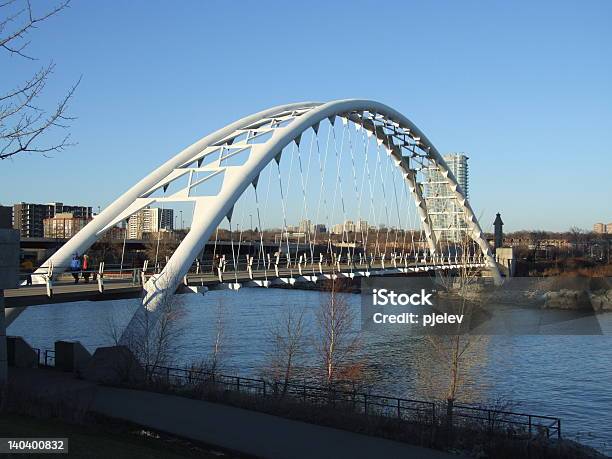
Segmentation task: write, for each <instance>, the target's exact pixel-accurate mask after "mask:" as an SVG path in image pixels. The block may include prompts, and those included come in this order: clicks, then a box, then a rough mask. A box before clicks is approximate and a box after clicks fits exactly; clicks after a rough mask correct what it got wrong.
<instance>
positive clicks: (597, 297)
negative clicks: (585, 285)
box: [591, 289, 612, 312]
mask: <svg viewBox="0 0 612 459" xmlns="http://www.w3.org/2000/svg"><path fill="white" fill-rule="evenodd" d="M591 304H592V305H593V309H594V310H595V311H598V312H599V311H612V289H609V290H598V291H595V292H592V293H591Z"/></svg>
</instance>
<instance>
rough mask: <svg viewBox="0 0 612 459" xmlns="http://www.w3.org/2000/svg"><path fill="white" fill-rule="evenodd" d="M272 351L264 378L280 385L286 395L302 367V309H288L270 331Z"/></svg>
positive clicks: (303, 344)
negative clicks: (268, 378)
mask: <svg viewBox="0 0 612 459" xmlns="http://www.w3.org/2000/svg"><path fill="white" fill-rule="evenodd" d="M269 335H270V341H271V342H272V350H271V351H270V353H269V355H268V362H267V364H266V367H265V369H264V373H265V376H267V377H270V378H271V379H272V381H273V382H274V383H280V384H281V391H280V392H281V394H283V395H284V394H286V393H287V388H288V385H289V383H291V382H292V381H294V380H295V379H296V378H297V377H298V375H299V371H300V368H301V367H302V363H303V358H304V346H305V339H304V309H301V310H299V311H297V310H296V309H295V308H292V307H290V308H289V309H287V310H286V311H285V313H284V315H283V317H282V319H281V320H280V322H278V323H277V324H276V325H275V326H274V327H273V328H272V329H271V330H270V333H269Z"/></svg>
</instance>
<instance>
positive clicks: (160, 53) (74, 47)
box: [0, 1, 612, 230]
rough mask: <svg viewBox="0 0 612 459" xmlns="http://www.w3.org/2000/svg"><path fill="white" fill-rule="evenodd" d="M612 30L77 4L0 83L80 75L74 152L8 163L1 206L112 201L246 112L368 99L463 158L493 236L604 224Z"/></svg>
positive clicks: (402, 14) (556, 17)
mask: <svg viewBox="0 0 612 459" xmlns="http://www.w3.org/2000/svg"><path fill="white" fill-rule="evenodd" d="M177 5H180V7H179V6H177ZM34 6H35V8H44V2H40V1H39V2H34ZM611 23H612V2H610V1H588V2H578V1H576V2H563V1H551V2H543V1H542V2H540V1H538V2H507V1H497V2H485V1H482V2H469V1H462V2H457V1H447V2H438V1H433V2H419V3H418V4H417V3H416V2H405V1H402V2H375V1H350V2H349V1H335V2H330V1H320V2H319V1H308V2H286V1H279V2H265V1H259V2H255V1H253V2H247V1H243V2H240V1H236V2H227V1H219V2H213V1H207V2H180V3H177V2H169V1H168V2H160V1H131V2H111V1H109V2H86V1H74V2H73V4H72V6H71V8H70V9H69V10H67V11H65V12H64V13H62V14H61V16H59V17H56V18H53V19H52V20H50V21H49V22H47V23H45V24H44V25H42V26H41V27H40V28H39V29H38V30H36V31H35V32H34V33H33V34H32V35H31V40H32V44H31V47H30V54H33V55H35V56H36V57H38V58H39V61H38V62H34V63H32V62H24V61H22V60H20V59H17V58H15V57H11V58H8V57H6V55H3V56H1V57H0V75H1V78H0V84H1V87H0V89H2V90H5V89H7V86H9V85H11V86H12V84H13V83H16V82H18V81H20V80H21V79H23V78H24V77H25V76H27V75H29V73H31V72H32V71H33V70H35V69H36V67H37V66H39V65H41V64H44V63H46V62H48V61H49V60H50V59H53V60H54V61H55V63H56V65H57V68H56V72H55V74H54V77H53V80H52V83H51V84H50V85H49V87H48V88H47V91H46V95H45V98H44V99H43V100H42V101H41V102H43V103H47V104H49V103H52V102H53V101H54V100H56V99H59V98H60V97H61V96H62V94H63V93H64V92H65V91H66V90H67V89H68V88H69V86H70V85H71V84H72V83H73V82H74V81H75V80H77V79H78V78H79V76H80V75H83V80H82V83H81V85H80V87H79V88H78V91H77V94H76V95H75V99H74V102H73V104H72V109H71V112H72V113H73V114H74V115H76V116H78V120H77V121H76V122H75V123H74V125H73V128H72V131H71V132H72V136H73V138H74V140H75V141H77V142H78V145H77V146H75V147H73V148H71V149H69V150H67V151H65V152H62V153H56V154H54V155H53V156H52V157H51V158H41V157H39V156H35V155H32V156H21V157H16V158H15V159H14V160H11V161H4V162H1V163H0V181H1V186H0V202H1V203H2V204H11V203H13V202H18V201H22V200H23V201H34V202H47V201H64V202H66V203H84V204H90V205H92V206H94V207H97V206H98V205H100V206H102V207H105V206H106V205H107V204H108V203H109V202H111V201H112V199H113V198H114V197H116V196H117V195H119V194H120V193H121V192H123V191H124V190H125V189H127V188H129V187H130V186H131V185H132V184H133V183H134V182H135V181H136V180H138V179H140V178H141V177H142V176H144V175H145V174H146V173H148V171H150V170H152V169H153V168H154V167H156V166H157V165H159V164H160V163H162V162H163V161H165V160H166V159H168V158H169V157H170V156H171V155H173V154H174V153H175V152H178V151H180V150H181V149H182V148H183V147H185V146H187V145H189V144H190V143H192V142H193V141H195V140H197V139H199V138H200V137H202V136H204V135H205V134H207V133H209V132H210V131H212V130H214V129H216V128H219V127H222V126H223V125H224V124H226V123H228V122H230V121H233V120H235V119H237V118H239V117H242V116H244V115H246V114H249V113H251V112H254V111H257V110H260V109H263V108H266V107H268V106H272V105H276V104H281V103H286V102H291V101H300V100H322V101H324V100H329V99H336V98H347V97H359V98H369V99H375V100H379V101H381V102H383V103H386V104H388V105H391V106H392V107H394V108H396V109H398V110H399V111H401V112H403V113H404V114H405V115H407V116H408V117H409V118H410V119H412V120H413V121H414V122H415V124H417V125H418V126H419V127H420V128H421V129H422V130H423V131H424V132H425V133H426V134H427V135H428V137H429V138H430V139H431V140H432V141H433V143H434V144H435V145H436V146H437V148H438V149H439V150H440V151H441V152H446V151H463V152H466V153H467V154H468V156H469V157H470V167H471V174H472V175H471V201H472V205H473V207H474V208H475V209H476V212H477V214H479V215H480V214H482V215H483V222H482V223H483V226H484V227H485V229H486V228H489V227H490V223H491V222H492V220H493V218H494V214H495V212H497V211H501V212H502V214H503V217H504V221H505V223H506V229H508V230H516V229H522V228H542V229H550V230H565V229H568V228H569V227H570V226H574V225H576V226H579V227H583V228H589V229H590V228H591V227H592V224H593V223H594V222H596V221H604V222H609V221H612V210H611V207H612V206H611V205H610V203H612V180H611V178H610V174H611V171H612V55H611V50H612V27H610V24H611Z"/></svg>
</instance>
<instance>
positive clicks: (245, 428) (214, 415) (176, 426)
mask: <svg viewBox="0 0 612 459" xmlns="http://www.w3.org/2000/svg"><path fill="white" fill-rule="evenodd" d="M11 370H12V371H11V373H12V375H13V376H12V378H11V379H14V380H15V381H17V380H22V381H23V383H24V385H29V386H31V388H32V389H33V388H34V387H37V388H38V391H37V392H38V394H39V395H40V393H41V390H40V389H42V388H43V387H44V388H45V390H42V392H45V391H46V392H47V393H48V394H49V395H51V394H53V395H54V396H55V397H57V396H58V395H59V392H62V391H64V390H65V391H70V392H71V394H72V395H73V396H74V395H77V394H76V393H78V394H79V397H78V398H80V399H81V400H83V401H87V404H88V405H89V409H90V410H92V411H94V412H97V413H100V414H103V415H106V416H109V417H113V418H118V419H123V420H126V421H130V422H133V423H136V424H139V425H142V426H146V427H149V428H151V429H154V430H158V431H163V432H167V433H170V434H174V435H177V436H180V437H184V438H188V439H192V440H195V441H200V442H204V443H206V444H209V445H216V446H218V447H221V448H225V449H227V450H232V451H236V452H240V453H243V454H248V455H252V456H257V457H261V458H268V459H313V458H317V459H319V458H320V459H324V458H334V459H338V458H347V459H348V458H350V459H361V458H363V459H366V458H367V459H372V458H385V459H386V458H389V459H391V458H410V459H413V458H414V459H421V458H422V459H449V458H453V457H454V458H456V457H457V456H453V455H450V454H447V453H444V452H441V451H436V450H432V449H427V448H421V447H418V446H411V445H408V444H405V443H400V442H395V441H391V440H386V439H383V438H377V437H370V436H367V435H361V434H357V433H353V432H348V431H343V430H339V429H333V428H330V427H323V426H317V425H314V424H308V423H305V422H300V421H294V420H290V419H285V418H280V417H276V416H272V415H268V414H264V413H258V412H256V411H249V410H243V409H240V408H235V407H231V406H227V405H221V404H216V403H210V402H206V401H202V400H193V399H189V398H184V397H178V396H174V395H168V394H158V393H154V392H146V391H139V390H130V389H120V388H114V387H106V386H99V385H95V384H93V383H87V382H84V381H78V380H75V379H74V378H71V377H70V376H69V375H68V374H65V373H59V372H56V371H51V370H27V371H26V370H15V369H11ZM25 379H27V380H28V381H25ZM33 379H36V380H37V381H36V382H34V381H33ZM61 380H63V381H64V384H59V383H60V381H61ZM70 380H71V381H70ZM22 387H23V386H22ZM62 388H63V389H62Z"/></svg>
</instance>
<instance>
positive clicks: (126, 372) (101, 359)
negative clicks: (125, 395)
mask: <svg viewBox="0 0 612 459" xmlns="http://www.w3.org/2000/svg"><path fill="white" fill-rule="evenodd" d="M82 376H83V378H85V379H87V380H90V381H97V382H101V383H104V384H119V383H126V382H127V383H138V382H141V381H144V379H145V371H144V369H143V368H142V365H140V363H139V362H138V360H137V359H136V357H135V356H134V354H133V353H132V351H130V350H129V349H128V348H127V347H126V346H110V347H99V348H98V349H96V351H95V352H94V355H93V356H92V357H91V359H90V360H89V362H88V363H87V365H86V366H85V368H84V369H83V371H82Z"/></svg>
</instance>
